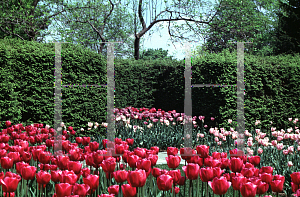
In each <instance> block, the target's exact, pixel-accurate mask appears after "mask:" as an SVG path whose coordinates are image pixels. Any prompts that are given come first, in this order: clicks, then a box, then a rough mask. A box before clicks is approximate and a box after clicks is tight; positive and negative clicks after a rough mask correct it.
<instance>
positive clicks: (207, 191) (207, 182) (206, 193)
mask: <svg viewBox="0 0 300 197" xmlns="http://www.w3.org/2000/svg"><path fill="white" fill-rule="evenodd" d="M208 193H209V192H208V182H207V183H206V197H208Z"/></svg>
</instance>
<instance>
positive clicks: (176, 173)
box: [166, 170, 181, 183]
mask: <svg viewBox="0 0 300 197" xmlns="http://www.w3.org/2000/svg"><path fill="white" fill-rule="evenodd" d="M166 175H170V176H171V177H172V178H173V182H174V183H177V182H178V181H179V180H180V178H181V172H180V170H170V171H168V172H167V173H166Z"/></svg>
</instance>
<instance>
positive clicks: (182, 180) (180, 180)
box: [177, 176, 186, 185]
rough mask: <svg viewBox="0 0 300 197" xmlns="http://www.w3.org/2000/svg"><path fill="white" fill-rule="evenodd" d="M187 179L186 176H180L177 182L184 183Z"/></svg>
mask: <svg viewBox="0 0 300 197" xmlns="http://www.w3.org/2000/svg"><path fill="white" fill-rule="evenodd" d="M185 181H186V177H185V176H182V177H180V179H179V181H178V182H177V184H178V185H184V184H185Z"/></svg>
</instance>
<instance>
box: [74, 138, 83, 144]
mask: <svg viewBox="0 0 300 197" xmlns="http://www.w3.org/2000/svg"><path fill="white" fill-rule="evenodd" d="M75 140H76V143H77V144H81V143H82V141H83V139H82V137H76V138H75Z"/></svg>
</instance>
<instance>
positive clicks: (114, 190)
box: [107, 185, 119, 195]
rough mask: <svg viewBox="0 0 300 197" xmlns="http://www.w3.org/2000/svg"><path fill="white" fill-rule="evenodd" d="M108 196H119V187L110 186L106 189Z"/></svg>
mask: <svg viewBox="0 0 300 197" xmlns="http://www.w3.org/2000/svg"><path fill="white" fill-rule="evenodd" d="M107 190H108V193H109V194H114V195H118V194H119V185H111V186H109V187H108V188H107Z"/></svg>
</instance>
